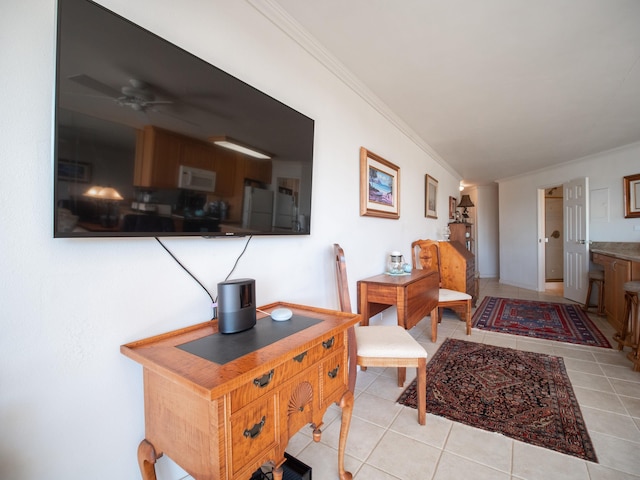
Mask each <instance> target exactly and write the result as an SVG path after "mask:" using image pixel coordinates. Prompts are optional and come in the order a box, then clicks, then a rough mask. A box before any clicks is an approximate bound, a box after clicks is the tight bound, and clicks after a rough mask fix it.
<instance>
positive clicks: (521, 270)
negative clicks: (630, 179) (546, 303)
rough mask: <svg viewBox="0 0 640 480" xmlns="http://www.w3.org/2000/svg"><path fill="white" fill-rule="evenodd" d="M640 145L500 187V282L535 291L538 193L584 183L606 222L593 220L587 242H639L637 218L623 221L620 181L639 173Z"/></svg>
mask: <svg viewBox="0 0 640 480" xmlns="http://www.w3.org/2000/svg"><path fill="white" fill-rule="evenodd" d="M639 158H640V144H638V143H636V144H633V145H627V146H626V147H622V148H618V149H615V150H611V151H609V152H604V153H602V154H599V155H593V156H590V157H587V158H583V159H579V160H577V161H575V162H572V163H568V164H565V165H562V166H558V167H555V168H550V169H546V170H543V171H539V172H535V173H531V174H529V175H523V176H519V177H514V178H510V179H504V180H501V181H499V209H500V281H501V282H502V283H507V284H510V285H515V286H519V287H523V288H528V289H531V290H537V288H538V233H537V224H538V211H537V205H538V200H537V198H538V197H537V195H538V193H537V192H538V189H540V188H546V187H550V186H556V185H559V184H562V183H564V182H567V181H569V180H572V179H574V178H578V177H589V191H590V192H593V191H594V190H601V189H604V192H605V193H606V194H607V195H605V198H608V207H609V216H608V219H607V218H598V219H592V220H591V222H590V226H589V240H591V241H594V242H640V231H635V230H634V226H637V225H640V218H624V207H623V201H622V198H623V192H622V177H624V176H626V175H632V174H636V173H639V172H640V162H639V161H638V159H639Z"/></svg>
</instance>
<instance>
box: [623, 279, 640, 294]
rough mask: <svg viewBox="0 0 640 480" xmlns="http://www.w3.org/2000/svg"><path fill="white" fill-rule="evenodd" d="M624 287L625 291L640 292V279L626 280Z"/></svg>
mask: <svg viewBox="0 0 640 480" xmlns="http://www.w3.org/2000/svg"><path fill="white" fill-rule="evenodd" d="M622 289H623V290H624V291H625V292H635V293H638V292H640V281H631V282H625V284H624V285H623V286H622Z"/></svg>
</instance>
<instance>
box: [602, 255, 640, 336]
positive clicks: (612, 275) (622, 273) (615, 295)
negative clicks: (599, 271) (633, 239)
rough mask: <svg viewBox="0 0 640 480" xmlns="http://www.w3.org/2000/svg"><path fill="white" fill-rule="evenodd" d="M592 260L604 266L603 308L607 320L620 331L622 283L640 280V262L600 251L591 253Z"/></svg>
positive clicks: (622, 311) (622, 317)
mask: <svg viewBox="0 0 640 480" xmlns="http://www.w3.org/2000/svg"><path fill="white" fill-rule="evenodd" d="M592 260H593V263H595V264H597V265H601V266H602V267H603V268H604V310H605V313H606V314H607V320H608V321H609V323H610V324H611V325H612V326H613V328H615V329H616V331H617V332H621V331H622V325H623V322H624V284H625V283H626V282H629V281H632V280H640V262H634V261H631V260H627V259H623V258H619V257H617V256H614V255H605V254H602V253H593V258H592Z"/></svg>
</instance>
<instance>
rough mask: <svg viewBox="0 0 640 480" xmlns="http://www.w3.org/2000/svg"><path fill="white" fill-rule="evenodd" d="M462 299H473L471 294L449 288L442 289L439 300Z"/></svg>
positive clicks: (454, 300) (453, 300)
mask: <svg viewBox="0 0 640 480" xmlns="http://www.w3.org/2000/svg"><path fill="white" fill-rule="evenodd" d="M460 300H471V295H469V294H468V293H465V292H458V291H456V290H449V289H448V288H441V289H440V295H439V298H438V301H439V302H456V301H460Z"/></svg>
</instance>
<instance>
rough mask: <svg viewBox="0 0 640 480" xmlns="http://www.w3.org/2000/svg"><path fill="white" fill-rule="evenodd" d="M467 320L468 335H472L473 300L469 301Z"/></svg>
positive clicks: (466, 313)
mask: <svg viewBox="0 0 640 480" xmlns="http://www.w3.org/2000/svg"><path fill="white" fill-rule="evenodd" d="M465 320H466V321H467V335H471V300H468V301H467V304H466V312H465Z"/></svg>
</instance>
